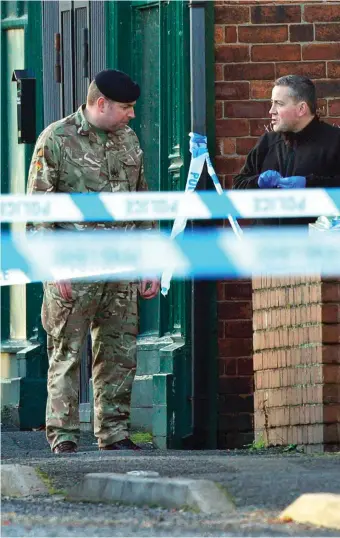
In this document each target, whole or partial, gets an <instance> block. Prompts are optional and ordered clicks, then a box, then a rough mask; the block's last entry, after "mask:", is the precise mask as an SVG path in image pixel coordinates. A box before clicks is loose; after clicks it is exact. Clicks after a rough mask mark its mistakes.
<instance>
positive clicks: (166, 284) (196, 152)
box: [161, 133, 234, 296]
mask: <svg viewBox="0 0 340 538" xmlns="http://www.w3.org/2000/svg"><path fill="white" fill-rule="evenodd" d="M189 136H190V153H191V161H190V166H189V172H188V177H187V182H186V185H185V191H184V199H183V205H184V204H185V202H190V200H191V198H192V195H193V194H194V190H195V189H196V187H197V184H198V182H199V179H200V177H201V175H202V171H203V167H204V164H205V163H206V164H207V170H208V174H209V175H210V177H211V179H212V181H213V184H214V186H215V189H216V193H217V195H218V196H221V195H223V190H222V186H221V184H220V182H219V179H218V177H217V175H216V173H215V170H214V168H213V165H212V164H211V160H210V157H209V152H208V146H207V137H206V136H204V135H200V134H198V133H189ZM188 195H190V196H188ZM225 209H227V208H225ZM225 216H227V211H226V213H225V215H224V217H225ZM228 218H229V220H230V222H231V223H232V225H233V229H234V219H233V217H232V216H231V215H230V214H229V212H228ZM187 221H188V216H187V215H185V213H184V216H183V209H182V207H181V208H179V210H178V213H177V215H176V218H175V222H174V224H173V227H172V230H171V238H172V239H175V238H176V237H177V236H178V235H180V234H181V233H182V232H183V231H184V230H185V227H186V225H187ZM172 273H173V270H172V267H168V268H167V269H166V270H165V271H164V272H163V274H162V278H161V293H162V295H164V296H166V295H167V294H168V292H169V289H170V282H171V278H172Z"/></svg>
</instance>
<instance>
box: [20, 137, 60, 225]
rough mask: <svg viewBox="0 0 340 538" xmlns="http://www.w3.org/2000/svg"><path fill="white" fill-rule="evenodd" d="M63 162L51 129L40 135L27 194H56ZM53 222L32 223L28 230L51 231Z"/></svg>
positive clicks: (31, 167)
mask: <svg viewBox="0 0 340 538" xmlns="http://www.w3.org/2000/svg"><path fill="white" fill-rule="evenodd" d="M60 160H61V148H60V145H59V143H58V141H57V140H56V137H55V136H54V134H53V132H52V131H51V130H50V129H46V130H45V131H43V133H42V134H41V135H40V137H39V138H38V140H37V143H36V145H35V148H34V152H33V156H32V161H31V166H30V169H29V172H28V183H27V194H44V193H51V192H56V190H57V185H58V180H59V170H60ZM53 228H54V224H53V223H51V222H30V223H27V225H26V229H27V230H28V231H30V232H32V231H38V230H39V231H42V230H51V229H53Z"/></svg>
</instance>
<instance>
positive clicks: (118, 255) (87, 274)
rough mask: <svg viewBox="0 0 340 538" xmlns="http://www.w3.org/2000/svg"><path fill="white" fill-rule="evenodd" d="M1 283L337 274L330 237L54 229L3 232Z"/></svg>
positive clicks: (338, 262) (338, 260)
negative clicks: (172, 234)
mask: <svg viewBox="0 0 340 538" xmlns="http://www.w3.org/2000/svg"><path fill="white" fill-rule="evenodd" d="M1 253H2V256H1V275H0V279H1V285H9V284H23V283H29V282H37V281H44V280H47V281H54V280H61V279H69V278H80V279H82V278H90V279H104V280H130V279H136V278H141V277H152V276H153V277H159V276H160V275H161V274H162V273H163V272H164V271H165V270H167V269H168V268H169V267H171V269H172V272H173V275H174V276H175V277H177V278H181V279H182V278H193V277H195V278H204V279H205V278H209V279H210V278H235V277H238V278H246V277H250V276H257V275H262V274H269V275H299V274H303V275H314V274H323V275H325V276H334V275H340V255H339V254H340V245H339V239H338V234H337V233H334V232H324V233H321V232H320V233H315V234H314V235H310V236H309V235H308V234H307V231H305V230H301V229H300V228H298V229H293V230H289V231H288V230H286V229H284V230H282V229H268V228H266V229H256V230H254V231H253V230H248V231H247V233H246V234H244V236H243V238H242V241H239V240H238V238H237V237H236V236H235V234H234V233H233V232H232V231H230V230H221V231H209V232H205V233H203V232H202V233H198V232H196V233H193V234H191V233H185V234H181V235H180V236H179V237H177V238H175V239H171V237H170V235H166V234H163V233H159V232H139V231H135V232H118V231H107V232H99V231H94V232H92V233H89V232H55V233H46V234H34V235H32V236H30V235H29V234H26V235H23V234H8V235H7V234H3V236H2V238H1Z"/></svg>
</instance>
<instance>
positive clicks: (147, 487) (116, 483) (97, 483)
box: [66, 473, 235, 514]
mask: <svg viewBox="0 0 340 538" xmlns="http://www.w3.org/2000/svg"><path fill="white" fill-rule="evenodd" d="M66 497H67V499H68V500H73V501H88V502H120V503H124V504H132V505H135V506H143V505H150V506H162V507H164V508H170V509H171V508H176V509H179V510H180V509H183V508H185V509H192V510H197V511H199V512H203V513H205V514H217V513H231V512H233V511H234V510H235V508H234V504H233V503H232V501H231V499H230V496H228V494H227V492H226V490H224V488H222V487H218V486H217V485H216V484H215V483H214V482H211V481H210V480H195V479H184V478H147V477H145V476H133V475H128V474H118V473H117V474H116V473H89V474H86V475H85V476H84V478H83V479H82V480H81V481H80V482H79V483H78V484H77V485H76V486H74V487H73V488H71V489H70V490H69V492H68V493H67V496H66Z"/></svg>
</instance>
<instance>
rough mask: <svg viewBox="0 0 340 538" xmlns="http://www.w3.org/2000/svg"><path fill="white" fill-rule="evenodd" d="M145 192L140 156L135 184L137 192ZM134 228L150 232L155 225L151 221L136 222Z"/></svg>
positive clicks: (146, 187) (142, 162)
mask: <svg viewBox="0 0 340 538" xmlns="http://www.w3.org/2000/svg"><path fill="white" fill-rule="evenodd" d="M147 190H149V189H148V184H147V182H146V179H145V175H144V159H143V155H142V157H141V166H140V171H139V178H138V182H137V192H141V191H147ZM136 226H137V228H140V229H142V230H152V229H154V228H156V223H155V221H151V220H144V221H137V222H136Z"/></svg>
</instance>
